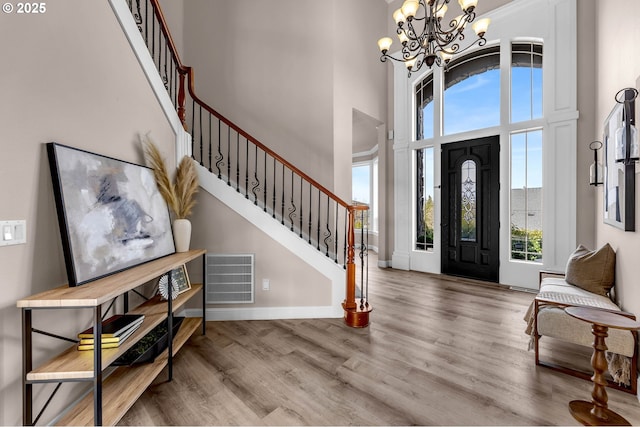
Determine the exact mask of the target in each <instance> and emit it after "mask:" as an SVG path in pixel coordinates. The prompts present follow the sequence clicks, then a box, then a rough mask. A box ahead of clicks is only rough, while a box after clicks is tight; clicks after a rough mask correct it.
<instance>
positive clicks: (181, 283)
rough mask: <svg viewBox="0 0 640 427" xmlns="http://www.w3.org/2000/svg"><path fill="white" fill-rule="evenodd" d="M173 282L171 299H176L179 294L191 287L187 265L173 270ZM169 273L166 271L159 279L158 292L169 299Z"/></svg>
mask: <svg viewBox="0 0 640 427" xmlns="http://www.w3.org/2000/svg"><path fill="white" fill-rule="evenodd" d="M171 284H172V292H171V296H172V298H171V299H175V298H176V297H177V296H178V295H179V294H181V293H183V292H186V291H188V290H189V289H191V283H190V282H189V275H188V274H187V267H186V266H184V265H182V266H180V267H178V268H176V269H173V270H172V271H171ZM168 287H169V273H165V274H163V275H162V276H160V279H159V280H158V293H159V294H160V295H162V298H163V299H167V297H168V296H169V289H168Z"/></svg>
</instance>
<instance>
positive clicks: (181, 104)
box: [178, 69, 188, 131]
mask: <svg viewBox="0 0 640 427" xmlns="http://www.w3.org/2000/svg"><path fill="white" fill-rule="evenodd" d="M178 72H179V73H180V86H179V87H178V118H179V119H180V122H181V123H182V127H183V128H184V130H186V131H188V129H187V122H186V120H185V116H186V110H185V100H186V93H185V86H184V81H185V74H186V73H184V72H182V70H180V69H178Z"/></svg>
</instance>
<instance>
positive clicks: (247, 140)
mask: <svg viewBox="0 0 640 427" xmlns="http://www.w3.org/2000/svg"><path fill="white" fill-rule="evenodd" d="M110 1H111V3H112V6H113V7H114V10H115V11H116V14H118V5H117V4H118V2H125V1H126V4H127V7H128V10H129V11H130V13H131V15H132V16H133V19H134V21H135V25H136V26H137V28H138V30H139V33H140V37H141V38H142V40H143V41H144V44H145V45H146V46H147V48H148V51H149V53H150V54H151V58H152V61H153V63H154V65H155V69H156V70H157V73H158V75H159V76H160V79H161V81H162V84H163V85H164V88H165V89H166V92H167V94H168V96H169V99H170V100H171V103H172V104H173V108H174V109H175V111H176V112H177V116H178V118H179V120H180V122H181V125H182V127H183V128H184V129H185V130H186V131H187V132H188V136H187V138H188V139H187V140H185V141H184V143H183V144H182V146H180V144H179V146H178V153H179V156H180V155H181V154H188V155H190V156H191V157H192V158H193V160H194V161H195V162H197V163H198V165H199V168H198V169H199V176H200V183H201V186H202V188H204V189H205V190H207V191H208V192H210V193H211V194H212V195H214V196H215V197H217V198H218V199H219V200H221V201H222V202H223V203H225V204H226V205H227V206H229V207H231V208H232V209H233V210H234V211H236V212H237V213H238V214H240V215H242V216H243V217H245V218H246V219H247V220H249V221H250V222H252V223H253V224H254V225H256V226H257V227H259V228H261V229H262V230H263V231H264V232H265V233H267V234H269V235H271V237H273V238H274V239H276V240H277V241H279V242H280V243H281V244H284V245H285V246H287V247H288V248H289V249H290V250H291V251H292V252H293V253H295V254H297V255H298V256H300V257H301V258H303V259H304V260H305V261H306V262H309V263H310V264H311V265H314V266H316V268H317V269H319V270H320V271H324V272H326V271H327V269H334V270H336V271H342V273H339V274H341V275H342V276H343V277H344V279H343V280H344V283H346V291H345V298H344V300H343V301H342V308H343V310H344V318H345V322H346V323H347V324H348V325H349V326H353V327H364V326H367V325H368V323H369V313H370V312H371V310H372V307H371V305H370V304H369V303H368V298H367V297H368V283H367V281H366V280H365V279H366V277H367V274H366V268H367V267H368V266H367V262H366V260H367V257H366V254H367V252H366V248H367V242H366V241H365V238H366V236H367V229H366V228H365V229H363V230H361V232H360V233H359V234H360V236H361V239H360V242H356V239H355V224H356V223H357V224H366V222H367V221H365V215H366V214H367V209H368V207H367V206H356V205H351V204H348V203H346V202H345V201H343V200H341V199H340V198H339V197H337V196H336V195H334V194H333V193H332V192H331V191H329V190H327V189H326V188H325V187H323V186H322V185H320V184H319V183H318V182H316V181H315V180H313V179H312V178H311V177H309V176H308V175H306V174H305V173H304V172H302V171H301V170H300V169H298V168H297V167H296V166H294V165H293V164H291V163H290V162H288V161H287V160H286V159H285V158H284V157H282V156H280V155H279V154H277V153H275V152H274V151H272V150H271V149H269V148H268V147H267V146H265V145H264V144H262V143H261V142H260V141H259V140H258V139H257V138H255V137H253V136H252V135H249V134H248V133H247V132H245V131H244V130H242V129H241V128H240V127H239V126H237V125H236V124H234V123H233V122H231V121H230V120H228V119H227V118H226V117H224V116H223V115H221V114H220V113H219V112H217V111H215V110H214V109H213V108H211V107H210V106H208V105H207V104H206V103H205V102H204V101H202V100H201V99H200V98H198V96H197V95H196V94H195V92H194V87H195V84H194V78H193V70H192V69H191V68H190V67H187V66H185V65H184V64H182V62H181V61H180V57H179V55H178V52H177V50H176V48H175V44H174V42H173V39H172V37H171V34H170V32H169V29H168V26H167V25H166V21H165V19H164V16H163V14H162V10H161V8H160V5H159V3H158V0H110ZM119 18H120V20H121V23H122V21H123V17H122V16H120V17H119ZM124 26H125V25H124V24H123V27H124ZM130 41H131V40H130ZM132 44H134V43H133V41H132ZM134 49H135V48H134ZM258 212H260V214H258ZM276 225H277V226H276ZM301 245H302V246H301ZM356 246H357V248H358V251H359V258H360V266H361V274H360V275H359V276H360V277H359V282H358V283H356V264H355V252H356ZM327 263H330V264H332V265H333V267H331V265H329V264H327ZM334 294H335V292H334Z"/></svg>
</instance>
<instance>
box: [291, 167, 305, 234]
mask: <svg viewBox="0 0 640 427" xmlns="http://www.w3.org/2000/svg"><path fill="white" fill-rule="evenodd" d="M300 191H302V189H300ZM293 196H294V186H293V171H291V207H290V208H289V221H291V231H293V218H295V216H296V210H297V208H296V204H295V202H294V200H293Z"/></svg>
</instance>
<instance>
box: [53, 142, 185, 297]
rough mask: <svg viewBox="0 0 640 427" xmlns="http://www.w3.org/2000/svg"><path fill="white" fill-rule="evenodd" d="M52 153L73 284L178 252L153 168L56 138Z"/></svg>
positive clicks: (59, 215) (64, 241)
mask: <svg viewBox="0 0 640 427" xmlns="http://www.w3.org/2000/svg"><path fill="white" fill-rule="evenodd" d="M47 154H48V157H49V166H50V169H51V178H52V181H53V190H54V196H55V202H56V209H57V213H58V223H59V226H60V234H61V237H62V247H63V251H64V258H65V263H66V269H67V276H68V279H69V286H78V285H82V284H85V283H87V282H90V281H92V280H96V279H99V278H101V277H104V276H108V275H110V274H113V273H116V272H119V271H122V270H126V269H127V268H130V267H133V266H135V265H139V264H142V263H145V262H148V261H151V260H154V259H157V258H160V257H163V256H166V255H170V254H172V253H174V252H175V246H174V243H173V234H172V232H171V219H170V216H169V208H168V207H167V204H166V202H165V201H164V199H163V198H162V196H161V194H160V192H159V191H158V187H157V185H156V181H155V179H154V176H153V171H152V169H150V168H147V167H145V166H140V165H136V164H133V163H129V162H125V161H122V160H118V159H114V158H111V157H106V156H102V155H99V154H95V153H90V152H88V151H84V150H80V149H77V148H72V147H68V146H65V145H61V144H57V143H53V142H52V143H49V144H47Z"/></svg>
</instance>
